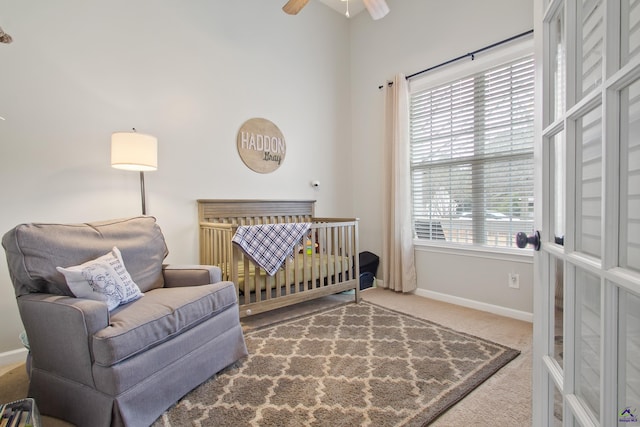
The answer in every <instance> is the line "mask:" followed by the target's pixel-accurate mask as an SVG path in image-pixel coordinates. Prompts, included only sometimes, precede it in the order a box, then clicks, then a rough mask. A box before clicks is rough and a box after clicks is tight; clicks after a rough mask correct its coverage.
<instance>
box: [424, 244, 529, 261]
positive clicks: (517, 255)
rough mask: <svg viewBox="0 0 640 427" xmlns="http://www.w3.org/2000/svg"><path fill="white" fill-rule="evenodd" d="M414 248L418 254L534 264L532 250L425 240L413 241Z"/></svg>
mask: <svg viewBox="0 0 640 427" xmlns="http://www.w3.org/2000/svg"><path fill="white" fill-rule="evenodd" d="M413 246H414V248H415V250H416V251H417V252H438V253H441V254H443V253H444V254H449V255H458V256H471V257H477V258H489V259H495V260H502V261H512V262H522V263H527V264H532V263H533V250H532V249H529V248H527V249H515V248H513V249H512V248H495V247H489V246H476V245H462V244H460V243H445V242H437V243H436V242H427V241H425V240H423V239H413Z"/></svg>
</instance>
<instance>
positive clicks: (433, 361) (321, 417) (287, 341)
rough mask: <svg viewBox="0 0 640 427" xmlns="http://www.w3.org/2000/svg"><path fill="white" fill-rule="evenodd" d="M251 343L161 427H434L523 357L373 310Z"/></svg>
mask: <svg viewBox="0 0 640 427" xmlns="http://www.w3.org/2000/svg"><path fill="white" fill-rule="evenodd" d="M245 339H246V342H247V347H248V349H249V356H248V357H246V358H244V359H242V360H240V361H238V362H237V363H236V364H234V365H232V366H231V367H229V368H227V369H226V370H224V371H222V372H220V373H219V374H217V375H216V376H214V377H213V378H211V379H210V380H208V381H207V382H205V383H204V384H202V385H201V386H199V387H198V388H196V389H195V390H193V391H191V392H190V393H189V394H187V395H186V396H184V397H183V398H182V399H181V400H180V401H179V402H178V403H177V404H176V405H174V406H173V407H171V408H169V410H167V412H165V413H164V414H163V415H162V416H161V417H160V418H159V419H158V420H156V422H155V423H154V424H153V426H154V427H161V426H165V427H178V426H186V425H194V426H234V427H235V426H296V427H298V426H331V427H335V426H376V427H377V426H424V425H427V424H429V423H430V422H432V421H433V420H435V419H436V418H437V417H438V416H439V415H441V414H442V413H443V412H445V411H446V410H447V409H448V408H450V407H451V406H452V405H454V404H455V403H456V402H458V401H459V400H460V399H462V398H463V397H464V396H465V395H466V394H468V393H469V392H470V391H472V390H473V389H474V388H476V387H477V386H478V385H480V384H481V383H482V382H483V381H485V380H486V379H487V378H489V377H491V375H493V374H494V373H495V372H497V371H498V370H499V369H500V368H502V367H503V366H504V365H506V364H507V363H509V361H511V360H513V359H514V358H515V357H516V356H518V355H519V354H520V352H519V351H517V350H514V349H510V348H508V347H505V346H503V345H500V344H496V343H493V342H490V341H487V340H484V339H481V338H478V337H475V336H472V335H469V334H465V333H461V332H456V331H454V330H451V329H449V328H445V327H443V326H440V325H437V324H435V323H432V322H429V321H425V320H421V319H417V318H415V317H411V316H408V315H405V314H402V313H398V312H395V311H392V310H388V309H386V308H382V307H379V306H376V305H373V304H370V303H366V302H361V303H359V304H353V303H352V304H346V305H342V306H339V307H337V308H332V309H329V310H327V311H321V312H319V313H315V314H311V315H307V316H303V317H301V318H297V319H293V320H288V321H285V322H282V323H278V324H274V325H269V326H266V327H264V328H261V329H257V330H253V331H250V332H247V333H246V334H245Z"/></svg>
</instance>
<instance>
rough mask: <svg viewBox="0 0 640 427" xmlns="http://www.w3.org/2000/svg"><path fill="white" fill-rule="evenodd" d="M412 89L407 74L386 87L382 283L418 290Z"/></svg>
mask: <svg viewBox="0 0 640 427" xmlns="http://www.w3.org/2000/svg"><path fill="white" fill-rule="evenodd" d="M409 156H410V154H409V88H408V84H407V80H406V78H405V76H404V75H402V74H398V75H397V76H395V78H394V80H393V84H392V85H387V87H386V89H385V141H384V169H383V170H384V197H383V199H384V200H383V202H384V211H383V215H382V220H383V238H382V273H383V275H382V278H383V283H382V286H384V287H385V288H389V289H392V290H394V291H398V292H411V291H413V290H414V289H416V287H417V285H416V268H415V257H414V252H413V228H412V226H411V179H410V172H409Z"/></svg>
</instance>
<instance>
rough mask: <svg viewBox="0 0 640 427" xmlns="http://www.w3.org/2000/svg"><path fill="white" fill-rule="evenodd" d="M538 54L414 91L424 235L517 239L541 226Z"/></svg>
mask: <svg viewBox="0 0 640 427" xmlns="http://www.w3.org/2000/svg"><path fill="white" fill-rule="evenodd" d="M533 88H534V64H533V58H532V57H531V56H529V57H526V58H522V59H519V60H516V61H512V62H510V63H507V64H504V65H500V66H495V67H492V68H491V69H488V70H485V71H483V72H481V73H477V74H475V75H471V76H469V77H466V78H462V79H458V80H456V81H452V82H448V83H446V84H441V85H438V86H436V87H432V88H428V89H426V90H418V91H415V92H413V93H411V100H410V142H411V180H412V193H413V221H414V231H415V235H416V237H417V238H419V239H427V240H439V241H447V242H456V243H466V244H480V245H485V246H493V247H512V246H515V245H514V243H513V240H514V237H513V236H514V234H515V233H517V232H519V231H524V232H530V231H531V230H532V228H533V116H534V106H533V98H534V93H533Z"/></svg>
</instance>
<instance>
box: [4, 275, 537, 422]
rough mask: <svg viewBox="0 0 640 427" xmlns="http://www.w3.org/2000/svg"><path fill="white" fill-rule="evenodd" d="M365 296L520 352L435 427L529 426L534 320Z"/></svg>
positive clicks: (11, 378)
mask: <svg viewBox="0 0 640 427" xmlns="http://www.w3.org/2000/svg"><path fill="white" fill-rule="evenodd" d="M361 295H362V296H363V299H364V300H365V301H370V302H373V303H375V304H379V305H382V306H384V307H388V308H391V309H393V310H398V311H401V312H403V313H407V314H410V315H412V316H416V317H419V318H423V319H427V320H431V321H433V322H436V323H439V324H441V325H444V326H447V327H449V328H452V329H455V330H457V331H461V332H465V333H468V334H472V335H476V336H478V337H482V338H484V339H487V340H490V341H494V342H496V343H500V344H503V345H506V346H509V347H512V348H515V349H518V350H520V351H521V355H520V356H518V357H517V358H516V359H514V360H512V361H511V362H510V363H509V364H507V365H506V366H505V367H504V368H502V369H501V370H500V371H498V372H497V373H496V374H494V375H493V376H492V377H491V378H489V379H488V380H487V381H485V382H484V383H483V384H481V385H480V386H479V387H477V388H476V389H475V390H473V391H472V392H471V393H470V394H469V395H467V396H466V397H465V398H464V399H463V400H461V401H460V402H458V403H457V404H456V405H455V406H453V407H452V408H450V409H449V410H448V411H447V412H445V413H444V414H443V415H441V416H440V417H439V418H437V419H436V420H435V421H434V422H433V423H432V424H431V425H432V426H436V427H448V426H458V425H465V426H493V425H518V426H528V425H531V340H532V325H531V324H530V323H527V322H522V321H518V320H513V319H509V318H505V317H501V316H497V315H493V314H490V313H485V312H481V311H476V310H471V309H466V308H464V307H460V306H455V305H451V304H446V303H441V302H438V301H433V300H429V299H426V298H421V297H417V296H414V295H403V294H397V293H394V292H391V291H386V290H382V289H375V288H374V289H369V290H366V291H364V292H362V294H361ZM352 298H353V297H347V296H341V295H340V296H333V297H330V298H325V299H323V300H320V301H315V302H309V303H303V304H299V305H297V306H295V307H289V308H288V309H282V310H277V311H275V312H272V313H265V314H261V315H257V316H252V317H251V318H248V319H246V320H245V321H244V322H243V324H244V326H245V328H246V330H251V329H254V328H258V327H261V326H264V325H266V324H269V323H273V322H275V321H282V320H283V319H286V318H288V317H297V316H299V315H301V314H305V313H310V312H314V311H317V310H318V309H325V308H327V307H331V306H334V305H336V304H341V303H344V302H346V301H349V300H352ZM24 372H25V371H24V365H20V366H17V367H16V368H14V369H9V371H8V373H6V374H4V375H2V376H0V400H1V401H7V400H15V399H17V398H22V397H25V396H26V389H27V377H26V374H25V373H24ZM63 426H64V427H66V426H69V424H67V423H64V422H61V421H59V420H55V419H51V418H47V417H44V419H43V427H63Z"/></svg>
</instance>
